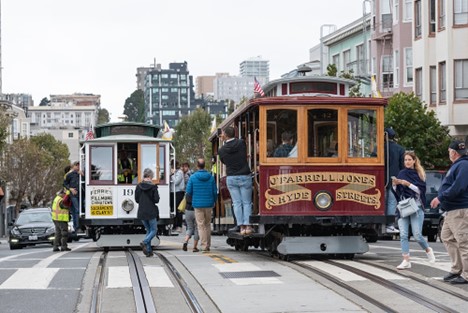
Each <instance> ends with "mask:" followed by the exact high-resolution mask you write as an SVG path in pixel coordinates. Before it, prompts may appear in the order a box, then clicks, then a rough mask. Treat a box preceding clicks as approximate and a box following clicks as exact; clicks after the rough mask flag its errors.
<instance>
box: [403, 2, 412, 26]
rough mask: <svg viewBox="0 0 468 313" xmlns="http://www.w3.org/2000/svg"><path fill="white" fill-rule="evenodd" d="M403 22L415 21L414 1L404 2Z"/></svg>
mask: <svg viewBox="0 0 468 313" xmlns="http://www.w3.org/2000/svg"><path fill="white" fill-rule="evenodd" d="M404 1H405V3H404V7H403V21H404V22H411V21H412V20H413V0H404Z"/></svg>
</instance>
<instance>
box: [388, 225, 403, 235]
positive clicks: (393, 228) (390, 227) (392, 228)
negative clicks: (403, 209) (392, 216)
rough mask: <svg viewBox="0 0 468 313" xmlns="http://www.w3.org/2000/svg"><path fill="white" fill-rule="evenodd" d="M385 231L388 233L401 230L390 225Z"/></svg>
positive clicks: (396, 232)
mask: <svg viewBox="0 0 468 313" xmlns="http://www.w3.org/2000/svg"><path fill="white" fill-rule="evenodd" d="M385 232H386V233H387V234H398V233H399V232H400V231H399V230H398V229H396V228H395V226H393V225H388V226H387V227H385Z"/></svg>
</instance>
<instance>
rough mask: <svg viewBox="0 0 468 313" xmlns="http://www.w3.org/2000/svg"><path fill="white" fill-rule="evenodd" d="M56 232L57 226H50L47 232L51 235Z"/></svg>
mask: <svg viewBox="0 0 468 313" xmlns="http://www.w3.org/2000/svg"><path fill="white" fill-rule="evenodd" d="M54 232H55V227H49V228H47V229H46V234H47V235H50V234H52V233H54Z"/></svg>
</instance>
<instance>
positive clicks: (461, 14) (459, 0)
mask: <svg viewBox="0 0 468 313" xmlns="http://www.w3.org/2000/svg"><path fill="white" fill-rule="evenodd" d="M453 24H454V25H466V24H468V0H453Z"/></svg>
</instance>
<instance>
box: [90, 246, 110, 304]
mask: <svg viewBox="0 0 468 313" xmlns="http://www.w3.org/2000/svg"><path fill="white" fill-rule="evenodd" d="M106 261H107V251H104V252H103V253H102V254H101V257H100V258H99V264H98V266H97V269H96V276H95V277H94V284H93V294H92V298H91V308H90V313H100V312H101V299H102V290H103V288H104V280H105V279H104V278H105V270H104V269H105V266H106Z"/></svg>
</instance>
